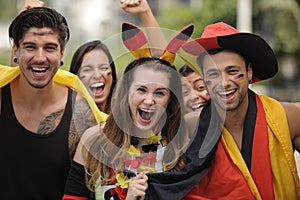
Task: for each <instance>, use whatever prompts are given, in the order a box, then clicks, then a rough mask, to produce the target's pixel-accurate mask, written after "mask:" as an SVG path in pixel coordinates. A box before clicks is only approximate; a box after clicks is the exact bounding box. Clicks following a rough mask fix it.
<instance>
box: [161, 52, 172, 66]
mask: <svg viewBox="0 0 300 200" xmlns="http://www.w3.org/2000/svg"><path fill="white" fill-rule="evenodd" d="M175 57H176V54H175V53H172V52H170V51H164V53H163V55H162V56H161V57H160V59H162V60H165V61H168V62H169V63H170V64H171V65H173V64H174V61H175Z"/></svg>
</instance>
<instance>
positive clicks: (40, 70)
mask: <svg viewBox="0 0 300 200" xmlns="http://www.w3.org/2000/svg"><path fill="white" fill-rule="evenodd" d="M32 69H33V70H34V71H39V72H42V71H46V68H36V67H32Z"/></svg>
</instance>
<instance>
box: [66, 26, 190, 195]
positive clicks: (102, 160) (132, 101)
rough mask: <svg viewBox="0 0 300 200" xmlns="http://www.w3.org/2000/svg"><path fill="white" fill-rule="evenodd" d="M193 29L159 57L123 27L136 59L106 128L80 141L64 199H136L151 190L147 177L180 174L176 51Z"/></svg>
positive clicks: (134, 30) (136, 32)
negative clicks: (157, 174) (174, 172)
mask: <svg viewBox="0 0 300 200" xmlns="http://www.w3.org/2000/svg"><path fill="white" fill-rule="evenodd" d="M192 32H193V26H192V25H189V26H187V27H185V28H183V29H182V30H181V31H180V33H178V34H177V35H176V36H174V37H173V38H172V40H171V41H170V43H169V44H168V46H167V47H166V49H165V51H164V53H163V55H162V56H161V57H160V58H155V57H152V55H151V52H150V49H149V46H148V41H147V38H146V37H145V35H144V33H143V32H142V31H141V30H140V29H139V28H138V27H137V26H135V25H133V24H129V23H124V24H123V26H122V39H123V42H124V45H125V46H126V47H127V48H128V49H129V50H130V52H131V53H132V55H133V56H134V57H135V58H136V60H134V61H132V62H131V63H129V65H128V66H127V67H126V69H125V71H124V75H123V77H121V79H120V80H119V81H118V83H117V86H116V89H115V92H114V94H113V98H112V104H111V105H112V109H111V113H110V115H109V117H108V119H107V121H106V123H105V124H102V125H100V126H95V127H92V128H90V129H89V130H88V131H87V132H86V133H85V134H84V136H83V137H82V140H81V142H80V144H79V147H78V149H77V152H76V155H75V157H74V161H73V163H72V169H71V171H70V173H69V177H68V181H67V185H66V189H65V195H64V199H65V200H67V199H74V200H75V199H88V198H89V197H90V194H93V195H95V196H96V199H112V198H113V199H137V198H140V197H141V198H142V199H143V198H144V196H145V191H146V190H147V188H148V184H147V179H148V178H147V176H146V173H156V172H163V171H172V170H179V169H180V168H181V167H182V164H183V160H182V157H181V155H182V154H183V152H184V150H185V149H186V145H187V139H188V138H187V134H186V131H185V126H184V121H183V114H184V111H183V110H181V108H182V102H181V101H182V95H181V86H180V75H179V74H178V72H177V71H176V69H175V67H174V66H173V62H174V59H175V55H176V52H177V50H178V49H179V48H180V47H181V45H183V44H184V43H185V42H186V40H188V39H189V37H190V35H191V34H192Z"/></svg>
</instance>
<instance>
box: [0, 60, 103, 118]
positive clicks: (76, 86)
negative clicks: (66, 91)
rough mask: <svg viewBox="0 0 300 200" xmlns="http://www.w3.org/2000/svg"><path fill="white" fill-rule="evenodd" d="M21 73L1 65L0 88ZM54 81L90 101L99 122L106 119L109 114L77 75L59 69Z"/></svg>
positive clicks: (13, 68) (17, 68) (16, 68)
mask: <svg viewBox="0 0 300 200" xmlns="http://www.w3.org/2000/svg"><path fill="white" fill-rule="evenodd" d="M19 75H20V68H19V67H8V66H4V65H0V88H2V87H3V86H5V85H6V84H8V83H10V82H11V81H13V80H14V79H15V78H17V77H18V76H19ZM53 81H54V82H55V83H57V84H60V85H64V86H66V87H69V88H70V89H72V90H74V91H76V92H77V93H78V94H79V95H80V96H82V97H83V98H84V99H85V100H86V101H87V102H88V104H89V106H90V108H91V110H92V112H93V114H94V116H95V118H96V120H97V122H98V123H101V122H104V121H105V120H106V118H107V114H105V113H104V112H101V111H100V110H99V109H98V107H97V105H96V103H95V101H94V100H93V98H92V97H91V95H90V94H89V92H88V91H87V90H86V88H85V86H84V85H83V83H82V82H81V81H80V79H79V78H78V77H77V76H76V75H74V74H72V73H70V72H68V71H65V70H61V69H59V70H58V71H57V72H56V74H55V76H54V78H53Z"/></svg>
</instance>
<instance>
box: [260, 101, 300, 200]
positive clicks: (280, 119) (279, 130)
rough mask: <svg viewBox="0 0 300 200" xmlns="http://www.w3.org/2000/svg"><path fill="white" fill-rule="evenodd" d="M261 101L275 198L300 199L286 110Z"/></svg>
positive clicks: (277, 104) (299, 183)
mask: <svg viewBox="0 0 300 200" xmlns="http://www.w3.org/2000/svg"><path fill="white" fill-rule="evenodd" d="M260 99H261V100H262V103H263V105H264V109H265V112H266V117H267V123H268V133H269V147H270V154H271V156H270V157H271V165H272V170H273V174H274V176H273V187H274V192H275V198H276V199H300V182H299V178H298V174H297V169H296V162H295V157H294V153H293V147H292V142H291V138H290V132H289V127H288V122H287V118H286V114H285V111H284V108H283V106H282V105H281V104H280V103H279V102H277V101H275V100H274V99H271V98H268V97H265V96H260ZM279 109H280V111H279ZM297 194H298V196H296V195H297Z"/></svg>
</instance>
